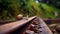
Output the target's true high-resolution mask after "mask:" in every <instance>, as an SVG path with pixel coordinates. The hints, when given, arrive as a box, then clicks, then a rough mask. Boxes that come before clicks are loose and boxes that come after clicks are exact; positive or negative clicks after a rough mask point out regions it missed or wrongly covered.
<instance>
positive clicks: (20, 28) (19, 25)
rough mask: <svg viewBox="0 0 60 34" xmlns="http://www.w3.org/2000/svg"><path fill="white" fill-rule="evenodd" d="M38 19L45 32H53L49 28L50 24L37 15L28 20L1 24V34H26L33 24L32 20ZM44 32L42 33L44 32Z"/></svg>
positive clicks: (50, 33)
mask: <svg viewBox="0 0 60 34" xmlns="http://www.w3.org/2000/svg"><path fill="white" fill-rule="evenodd" d="M35 19H38V20H39V21H40V23H41V24H42V25H41V26H42V27H43V29H44V30H45V31H44V32H45V33H47V34H52V32H51V30H50V29H49V28H48V26H47V25H46V24H45V23H44V22H43V20H42V19H39V18H37V17H36V16H34V17H30V18H28V20H26V19H23V20H20V21H16V22H12V23H8V24H4V25H1V26H0V34H19V33H20V34H24V33H25V31H26V30H27V29H28V28H29V26H30V25H31V24H32V21H33V20H35ZM44 32H42V33H44Z"/></svg>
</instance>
